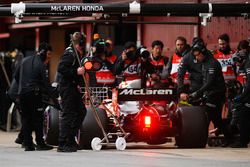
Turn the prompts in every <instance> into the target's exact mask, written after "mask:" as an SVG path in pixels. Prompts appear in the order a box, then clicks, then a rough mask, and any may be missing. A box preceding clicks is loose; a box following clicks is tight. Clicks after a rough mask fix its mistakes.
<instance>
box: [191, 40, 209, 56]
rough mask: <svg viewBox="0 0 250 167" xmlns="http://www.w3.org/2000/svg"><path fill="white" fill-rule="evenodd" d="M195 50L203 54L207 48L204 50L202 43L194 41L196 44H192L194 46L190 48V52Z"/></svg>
mask: <svg viewBox="0 0 250 167" xmlns="http://www.w3.org/2000/svg"><path fill="white" fill-rule="evenodd" d="M195 50H198V51H200V52H201V53H205V52H206V51H207V48H206V46H205V44H204V42H203V41H196V42H194V44H193V46H192V52H193V51H195Z"/></svg>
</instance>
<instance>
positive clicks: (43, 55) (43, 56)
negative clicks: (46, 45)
mask: <svg viewBox="0 0 250 167" xmlns="http://www.w3.org/2000/svg"><path fill="white" fill-rule="evenodd" d="M47 51H48V50H46V49H42V50H40V51H39V52H38V53H37V55H38V56H39V57H40V59H41V60H42V62H44V61H45V60H46V58H47Z"/></svg>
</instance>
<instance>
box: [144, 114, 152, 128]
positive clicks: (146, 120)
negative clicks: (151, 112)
mask: <svg viewBox="0 0 250 167" xmlns="http://www.w3.org/2000/svg"><path fill="white" fill-rule="evenodd" d="M144 125H145V127H146V128H150V127H151V117H150V116H145V117H144Z"/></svg>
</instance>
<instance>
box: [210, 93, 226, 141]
mask: <svg viewBox="0 0 250 167" xmlns="http://www.w3.org/2000/svg"><path fill="white" fill-rule="evenodd" d="M224 103H225V94H224V93H216V94H212V95H209V96H207V99H206V102H205V105H206V112H207V115H208V123H210V121H212V122H213V124H214V126H215V128H218V129H219V130H221V131H222V133H223V134H224V135H225V137H227V136H228V135H229V134H228V130H227V128H226V126H225V125H224V123H223V121H222V115H221V114H222V108H223V105H224Z"/></svg>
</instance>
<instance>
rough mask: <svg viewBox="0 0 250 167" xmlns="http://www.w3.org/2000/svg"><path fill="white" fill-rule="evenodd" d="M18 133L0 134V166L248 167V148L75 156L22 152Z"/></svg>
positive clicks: (134, 146) (139, 148)
mask: <svg viewBox="0 0 250 167" xmlns="http://www.w3.org/2000/svg"><path fill="white" fill-rule="evenodd" d="M16 136H17V132H8V133H7V132H3V131H0V167H50V166H56V167H69V166H70V167H74V166H77V167H106V166H110V167H113V166H118V167H156V166H159V167H169V166H170V167H207V166H209V167H210V166H219V167H236V166H237V167H241V166H242V167H243V166H244V167H249V166H250V147H249V148H245V149H233V148H212V147H207V148H205V149H177V148H175V147H174V145H173V143H168V144H164V145H157V146H149V145H147V144H144V143H128V146H127V148H126V150H124V151H117V150H116V149H115V147H112V146H111V147H109V148H107V149H104V150H101V151H92V150H79V151H78V152H76V153H57V152H56V148H54V149H53V150H50V151H32V152H25V151H24V150H23V149H22V148H20V145H17V144H15V143H14V140H15V138H16Z"/></svg>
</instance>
